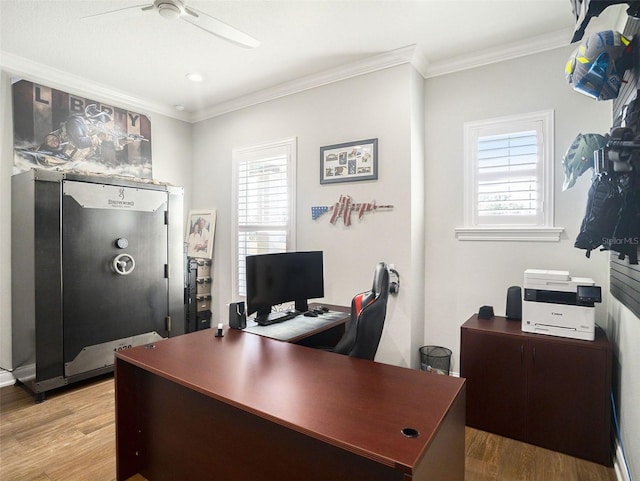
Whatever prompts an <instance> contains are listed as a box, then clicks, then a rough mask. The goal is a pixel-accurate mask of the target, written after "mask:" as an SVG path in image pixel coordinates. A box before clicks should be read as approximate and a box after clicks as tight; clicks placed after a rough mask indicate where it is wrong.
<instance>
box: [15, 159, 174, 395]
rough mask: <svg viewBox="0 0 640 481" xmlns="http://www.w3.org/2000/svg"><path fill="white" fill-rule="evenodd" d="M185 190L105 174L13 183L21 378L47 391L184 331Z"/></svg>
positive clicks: (24, 178) (41, 174)
mask: <svg viewBox="0 0 640 481" xmlns="http://www.w3.org/2000/svg"><path fill="white" fill-rule="evenodd" d="M182 228H183V189H182V188H181V187H174V186H169V185H163V184H159V183H154V182H142V181H135V180H133V179H132V180H128V179H126V178H115V177H105V176H102V175H91V174H76V173H63V172H57V171H47V170H30V171H27V172H23V173H20V174H17V175H14V176H13V177H12V213H11V235H12V244H11V250H12V256H11V257H12V263H11V272H12V361H13V369H14V370H13V374H14V377H15V378H16V379H17V380H18V381H20V382H22V383H23V384H24V385H26V386H27V387H28V388H29V389H30V390H31V391H33V392H34V393H35V394H36V396H37V398H38V400H39V401H41V400H44V397H45V393H46V391H49V390H51V389H54V388H57V387H60V386H63V385H66V384H69V383H72V382H76V381H79V380H82V379H86V378H89V377H93V376H96V375H99V374H103V373H106V372H109V371H112V370H113V363H114V352H115V351H118V350H121V349H126V348H128V347H132V346H137V345H142V344H147V343H150V342H153V341H156V340H159V339H163V338H166V337H170V336H175V335H178V334H183V333H184V332H185V318H184V275H183V263H184V257H183V250H184V242H183V237H182Z"/></svg>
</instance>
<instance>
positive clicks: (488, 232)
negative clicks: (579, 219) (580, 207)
mask: <svg viewBox="0 0 640 481" xmlns="http://www.w3.org/2000/svg"><path fill="white" fill-rule="evenodd" d="M455 232H456V239H458V240H461V241H521V242H558V241H560V234H562V233H563V232H564V227H457V228H456V229H455Z"/></svg>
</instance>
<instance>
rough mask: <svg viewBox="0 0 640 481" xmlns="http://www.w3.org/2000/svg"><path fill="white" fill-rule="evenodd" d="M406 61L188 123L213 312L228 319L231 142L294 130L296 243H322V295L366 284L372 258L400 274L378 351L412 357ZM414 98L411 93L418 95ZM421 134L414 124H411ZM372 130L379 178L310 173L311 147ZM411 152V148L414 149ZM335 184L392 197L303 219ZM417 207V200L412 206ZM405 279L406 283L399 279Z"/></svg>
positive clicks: (394, 358) (342, 297)
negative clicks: (347, 219)
mask: <svg viewBox="0 0 640 481" xmlns="http://www.w3.org/2000/svg"><path fill="white" fill-rule="evenodd" d="M412 72H413V68H412V67H411V66H409V65H403V66H399V67H394V68H390V69H387V70H383V71H379V72H376V73H372V74H369V75H365V76H360V77H356V78H352V79H348V80H344V81H341V82H337V83H333V84H329V85H326V86H323V87H320V88H315V89H313V90H309V91H305V92H301V93H297V94H294V95H290V96H288V97H284V98H281V99H278V100H274V101H271V102H267V103H263V104H260V105H256V106H253V107H249V108H246V109H243V110H240V111H236V112H233V113H230V114H226V115H222V116H219V117H216V118H213V119H210V120H206V121H203V122H200V123H198V124H197V125H196V126H195V128H194V171H195V172H196V173H197V177H196V178H195V179H194V187H195V191H194V193H193V203H192V206H193V207H194V208H208V207H215V208H217V209H218V219H217V225H216V238H215V246H214V266H213V271H214V275H213V305H214V306H215V307H214V314H213V315H214V320H213V322H214V323H215V322H225V323H226V322H227V317H228V311H227V307H226V305H227V304H228V303H229V302H231V301H235V300H236V299H232V298H231V292H232V290H231V285H230V279H231V276H230V272H231V269H232V262H233V257H234V254H233V248H232V246H231V232H230V225H231V218H230V215H231V193H232V189H231V185H230V182H229V179H230V178H231V152H232V149H234V148H237V147H243V146H247V145H254V144H257V143H260V142H268V141H271V140H276V139H282V138H286V137H292V136H295V137H297V142H298V143H297V145H298V165H297V177H298V179H297V205H296V209H297V218H296V237H297V249H298V250H314V249H318V250H323V251H324V262H325V299H324V302H327V303H334V304H340V305H349V304H350V302H351V299H352V297H353V296H354V295H355V294H356V293H358V292H361V291H364V290H367V289H369V288H370V286H371V282H372V279H373V272H374V267H375V265H376V263H377V262H379V261H387V262H389V263H393V264H395V266H396V268H397V269H398V270H399V271H400V273H401V275H402V289H401V292H400V295H399V296H398V297H397V298H396V297H393V298H391V302H390V305H389V314H388V316H387V323H386V325H385V332H384V334H383V341H382V343H381V346H380V349H379V352H378V357H377V359H378V360H382V361H384V362H389V363H394V364H399V365H410V364H411V357H412V353H411V351H412V346H413V344H414V343H415V341H414V340H412V328H411V322H410V320H411V309H412V307H411V306H412V304H411V300H412V299H411V297H412V296H411V285H412V284H413V282H412V278H411V275H412V272H413V261H414V257H415V256H417V257H418V258H419V257H420V256H421V253H420V252H418V253H416V254H414V252H412V242H411V229H412V226H411V222H412V217H411V215H412V204H411V202H412V189H414V188H415V185H413V184H412V182H411V175H412V168H413V164H412V155H414V150H412V133H411V127H412V125H411V109H412V103H413V102H414V100H412V99H413V96H414V95H419V91H417V90H416V89H415V88H414V87H412V83H411V79H412V75H413V73H412ZM418 102H419V100H418ZM418 135H419V136H421V133H420V132H418ZM368 138H378V150H379V152H378V154H379V161H378V167H379V172H378V175H379V177H378V180H377V181H360V182H350V183H338V184H326V185H320V183H319V171H320V166H319V162H320V160H319V157H320V147H321V146H326V145H331V144H338V143H343V142H349V141H354V140H361V139H368ZM417 155H419V152H417ZM341 194H345V195H350V196H351V197H352V198H353V200H354V202H367V201H371V200H375V201H376V202H377V203H378V204H393V205H394V209H393V210H392V211H389V212H384V211H378V212H375V213H370V214H366V215H365V217H364V219H363V220H362V221H358V220H357V217H354V219H353V224H352V225H351V226H350V227H345V226H344V224H343V223H341V222H338V223H336V224H335V225H332V224H330V223H329V216H328V215H325V216H323V217H320V218H319V219H318V220H316V221H313V220H312V219H311V207H313V206H331V205H332V204H333V203H334V202H336V201H337V200H338V198H339V196H340V195H341ZM417 208H418V209H421V206H418V207H417ZM405 286H406V287H407V288H406V289H405Z"/></svg>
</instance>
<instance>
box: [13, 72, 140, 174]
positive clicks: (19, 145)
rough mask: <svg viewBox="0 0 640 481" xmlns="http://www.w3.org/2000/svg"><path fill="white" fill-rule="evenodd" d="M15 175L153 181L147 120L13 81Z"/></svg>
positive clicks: (119, 109) (89, 101) (33, 84)
mask: <svg viewBox="0 0 640 481" xmlns="http://www.w3.org/2000/svg"><path fill="white" fill-rule="evenodd" d="M11 90H12V99H13V150H14V173H17V172H22V171H25V170H29V169H31V168H40V169H55V170H71V169H73V170H79V171H83V172H92V173H101V174H109V175H124V176H129V177H137V178H141V179H151V178H153V177H152V169H151V122H150V120H149V118H148V117H147V116H146V115H143V114H140V113H137V112H131V111H129V110H126V109H122V108H118V107H114V106H112V105H107V104H104V103H101V102H97V101H95V100H91V99H87V98H83V97H80V96H77V95H73V94H70V93H67V92H62V91H60V90H56V89H53V88H51V87H47V86H44V85H40V84H36V83H33V82H30V81H27V80H23V79H13V81H12V87H11Z"/></svg>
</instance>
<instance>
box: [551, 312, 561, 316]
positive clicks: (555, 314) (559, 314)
mask: <svg viewBox="0 0 640 481" xmlns="http://www.w3.org/2000/svg"><path fill="white" fill-rule="evenodd" d="M551 315H552V316H561V315H562V312H553V311H551Z"/></svg>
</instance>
